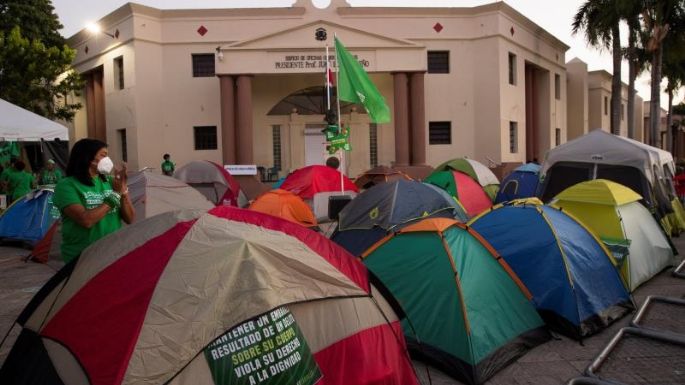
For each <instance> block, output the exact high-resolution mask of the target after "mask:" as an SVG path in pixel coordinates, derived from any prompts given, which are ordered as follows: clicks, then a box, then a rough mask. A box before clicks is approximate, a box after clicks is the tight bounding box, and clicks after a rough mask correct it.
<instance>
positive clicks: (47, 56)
mask: <svg viewBox="0 0 685 385" xmlns="http://www.w3.org/2000/svg"><path fill="white" fill-rule="evenodd" d="M60 28H62V25H61V24H60V22H59V20H58V18H57V15H56V14H55V13H54V8H53V7H52V4H51V2H50V0H0V98H2V99H5V100H7V101H9V102H11V103H14V104H16V105H18V106H21V107H23V108H26V109H27V110H30V111H33V112H35V113H37V114H39V115H42V116H45V117H47V118H50V119H64V120H72V119H73V117H74V114H75V112H76V110H78V109H79V108H81V105H80V104H79V103H73V98H71V97H70V98H67V96H71V95H79V94H80V92H81V90H82V89H83V81H82V80H81V77H80V76H79V74H78V73H76V72H73V71H71V63H72V61H73V60H74V57H75V55H76V51H74V50H73V49H71V48H69V46H67V45H66V41H65V39H64V38H63V37H62V36H61V35H60V34H59V32H58V30H59V29H60ZM69 99H72V102H71V103H70V102H68V100H69Z"/></svg>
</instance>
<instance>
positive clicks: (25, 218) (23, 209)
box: [0, 189, 59, 245]
mask: <svg viewBox="0 0 685 385" xmlns="http://www.w3.org/2000/svg"><path fill="white" fill-rule="evenodd" d="M52 195H53V191H52V190H49V189H39V190H33V191H32V192H30V193H28V194H26V195H25V196H24V197H22V198H20V199H17V200H16V201H15V202H14V203H13V204H11V205H10V206H9V207H8V208H7V210H5V211H4V212H3V213H2V215H0V239H2V240H14V241H24V242H27V243H29V244H31V245H33V244H35V243H36V242H38V241H40V240H41V239H42V238H43V237H44V236H45V234H46V233H47V232H48V230H49V229H50V226H52V224H53V223H54V222H55V221H56V220H57V218H59V211H58V210H57V209H56V208H55V206H53V204H52Z"/></svg>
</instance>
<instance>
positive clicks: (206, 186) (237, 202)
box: [174, 160, 248, 207]
mask: <svg viewBox="0 0 685 385" xmlns="http://www.w3.org/2000/svg"><path fill="white" fill-rule="evenodd" d="M174 178H176V179H179V180H181V181H183V182H185V183H187V184H189V185H191V186H193V187H194V188H196V189H197V190H198V191H199V192H201V193H202V195H204V196H205V197H207V199H209V200H210V201H211V202H213V203H214V204H215V205H217V206H218V205H224V204H228V205H231V206H238V207H245V206H247V203H248V202H247V197H245V194H244V193H243V191H242V190H241V189H240V184H238V182H237V181H236V180H235V178H233V177H232V176H231V174H230V173H229V172H228V171H226V169H224V168H223V167H221V165H218V164H216V163H214V162H211V161H208V160H196V161H192V162H189V163H188V164H185V165H183V166H182V167H179V168H177V169H176V171H174Z"/></svg>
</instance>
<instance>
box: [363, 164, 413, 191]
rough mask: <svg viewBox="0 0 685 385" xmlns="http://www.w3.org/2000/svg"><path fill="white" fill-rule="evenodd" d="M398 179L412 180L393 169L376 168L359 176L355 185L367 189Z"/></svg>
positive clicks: (385, 167)
mask: <svg viewBox="0 0 685 385" xmlns="http://www.w3.org/2000/svg"><path fill="white" fill-rule="evenodd" d="M398 179H405V180H411V177H410V176H409V175H407V174H405V173H403V172H402V171H399V170H395V169H394V168H391V167H387V166H376V167H374V168H372V169H370V170H367V171H364V172H363V173H362V174H361V175H359V176H358V177H357V178H356V179H355V180H354V184H355V185H357V187H359V188H360V189H367V188H371V187H373V186H375V185H377V184H379V183H385V182H392V181H395V180H398Z"/></svg>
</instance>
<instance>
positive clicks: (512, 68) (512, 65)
mask: <svg viewBox="0 0 685 385" xmlns="http://www.w3.org/2000/svg"><path fill="white" fill-rule="evenodd" d="M509 84H511V85H513V86H515V85H516V55H514V54H513V53H511V52H509Z"/></svg>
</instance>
